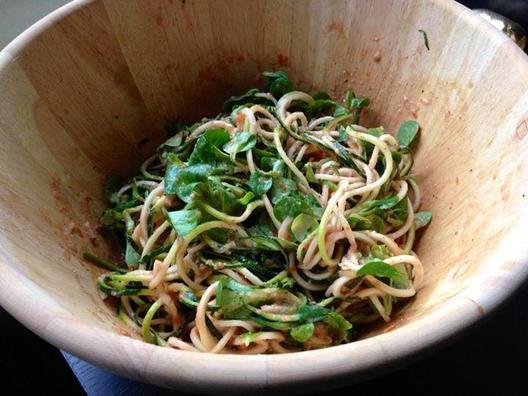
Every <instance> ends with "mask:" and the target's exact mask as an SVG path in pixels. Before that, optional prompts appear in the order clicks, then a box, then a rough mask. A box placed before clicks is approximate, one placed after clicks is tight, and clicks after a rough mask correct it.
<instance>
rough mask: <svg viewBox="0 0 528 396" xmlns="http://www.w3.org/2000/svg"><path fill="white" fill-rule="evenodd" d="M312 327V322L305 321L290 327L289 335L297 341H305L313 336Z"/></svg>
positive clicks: (313, 327)
mask: <svg viewBox="0 0 528 396" xmlns="http://www.w3.org/2000/svg"><path fill="white" fill-rule="evenodd" d="M314 329H315V326H314V324H313V323H305V324H302V325H300V326H296V327H294V328H293V329H291V330H290V335H291V337H292V338H293V339H294V340H295V341H297V342H305V341H308V340H309V339H310V338H311V337H312V336H313V333H314Z"/></svg>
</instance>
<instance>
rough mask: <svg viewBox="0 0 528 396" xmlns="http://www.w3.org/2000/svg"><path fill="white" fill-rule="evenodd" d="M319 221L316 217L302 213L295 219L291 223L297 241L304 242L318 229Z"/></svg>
mask: <svg viewBox="0 0 528 396" xmlns="http://www.w3.org/2000/svg"><path fill="white" fill-rule="evenodd" d="M317 225H318V223H317V220H316V219H315V217H313V216H310V215H307V214H306V213H301V214H299V215H297V217H295V219H293V221H292V223H291V227H290V229H291V232H292V234H293V236H294V237H295V240H296V241H298V242H302V241H303V240H304V239H305V238H306V237H307V236H308V235H309V234H310V233H311V232H312V231H313V230H315V229H316V228H317Z"/></svg>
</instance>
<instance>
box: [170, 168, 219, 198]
mask: <svg viewBox="0 0 528 396" xmlns="http://www.w3.org/2000/svg"><path fill="white" fill-rule="evenodd" d="M212 171H213V168H212V166H211V165H207V164H196V165H191V166H188V167H186V168H180V167H179V166H177V165H173V164H169V166H168V167H167V172H166V173H165V194H176V195H177V196H178V198H180V199H181V200H182V201H183V202H187V203H188V202H190V201H191V199H192V194H193V192H194V191H195V190H196V189H197V187H199V186H201V185H204V184H205V183H206V182H207V180H208V176H209V175H210V174H211V172H212Z"/></svg>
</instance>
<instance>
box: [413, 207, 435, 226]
mask: <svg viewBox="0 0 528 396" xmlns="http://www.w3.org/2000/svg"><path fill="white" fill-rule="evenodd" d="M432 218H433V214H432V213H431V212H429V211H427V210H424V211H422V212H416V213H415V214H414V224H415V226H416V229H418V228H422V227H425V226H426V225H427V224H429V223H430V222H431V219H432Z"/></svg>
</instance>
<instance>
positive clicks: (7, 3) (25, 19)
mask: <svg viewBox="0 0 528 396" xmlns="http://www.w3.org/2000/svg"><path fill="white" fill-rule="evenodd" d="M66 3H69V0H0V48H4V47H5V46H6V45H7V44H9V42H10V41H11V40H13V39H14V38H15V37H16V36H18V35H19V34H20V33H22V32H23V31H24V30H26V29H27V28H28V27H30V26H31V25H32V24H34V23H35V22H36V21H38V20H39V19H40V18H42V17H43V16H46V15H47V14H49V13H50V12H52V11H53V10H55V9H57V8H59V7H61V6H63V5H64V4H66Z"/></svg>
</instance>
